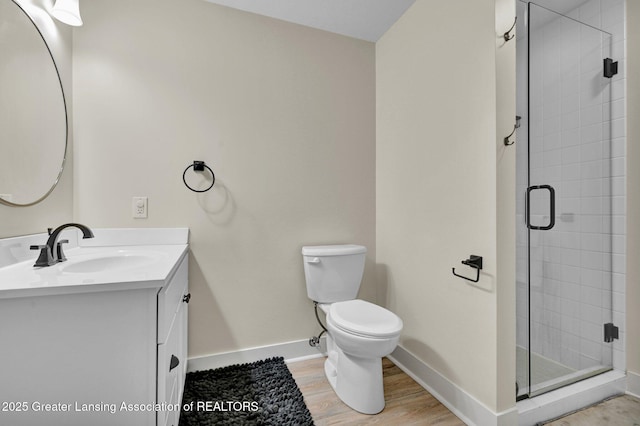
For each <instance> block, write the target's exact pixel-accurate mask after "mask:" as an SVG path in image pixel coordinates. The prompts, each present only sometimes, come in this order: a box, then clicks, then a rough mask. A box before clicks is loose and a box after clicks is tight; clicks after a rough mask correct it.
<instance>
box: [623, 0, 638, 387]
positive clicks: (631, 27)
mask: <svg viewBox="0 0 640 426" xmlns="http://www.w3.org/2000/svg"><path fill="white" fill-rule="evenodd" d="M639 23H640V2H638V1H635V0H627V25H626V28H627V72H626V76H627V117H630V119H629V120H627V258H628V259H630V260H629V261H627V293H626V299H627V302H626V303H627V308H626V312H627V318H626V327H627V330H626V336H627V346H626V357H627V370H628V371H631V372H633V373H635V374H637V375H640V302H639V301H640V263H639V262H637V261H636V260H635V259H638V258H640V221H638V218H639V217H640V187H639V186H638V182H640V166H639V162H640V121H638V120H637V117H639V116H640V24H639ZM634 117H635V119H634ZM636 385H637V384H636ZM635 391H636V392H637V391H638V390H637V389H635Z"/></svg>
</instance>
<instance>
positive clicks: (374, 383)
mask: <svg viewBox="0 0 640 426" xmlns="http://www.w3.org/2000/svg"><path fill="white" fill-rule="evenodd" d="M332 346H333V348H329V356H328V357H327V360H326V361H325V363H324V372H325V374H326V376H327V380H328V381H329V383H330V384H331V387H333V390H334V391H335V393H336V395H338V398H340V399H341V400H342V402H344V403H345V404H347V405H348V406H349V407H351V408H353V409H354V410H356V411H358V412H360V413H363V414H377V413H379V412H380V411H382V410H383V409H384V388H383V383H382V358H357V357H353V356H350V355H347V354H345V353H344V352H343V351H342V350H340V348H338V347H337V346H335V345H332Z"/></svg>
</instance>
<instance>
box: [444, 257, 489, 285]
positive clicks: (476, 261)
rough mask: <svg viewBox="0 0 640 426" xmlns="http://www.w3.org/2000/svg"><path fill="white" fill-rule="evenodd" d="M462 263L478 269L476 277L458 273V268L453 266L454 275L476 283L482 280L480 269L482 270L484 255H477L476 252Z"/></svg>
mask: <svg viewBox="0 0 640 426" xmlns="http://www.w3.org/2000/svg"><path fill="white" fill-rule="evenodd" d="M461 263H462V264H463V265H467V266H469V267H471V268H473V269H475V270H476V279H473V278H467V277H465V276H463V275H460V274H456V268H451V272H453V275H455V276H456V277H459V278H463V279H465V280H467V281H471V282H474V283H477V282H478V281H480V270H482V256H476V255H475V254H472V255H470V256H469V259H466V260H463V261H462V262H461Z"/></svg>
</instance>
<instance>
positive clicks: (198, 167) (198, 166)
mask: <svg viewBox="0 0 640 426" xmlns="http://www.w3.org/2000/svg"><path fill="white" fill-rule="evenodd" d="M191 167H193V171H195V172H203V171H204V169H205V168H206V169H207V170H209V173H211V177H212V178H213V180H212V181H211V185H209V187H208V188H207V189H193V188H192V187H190V186H189V184H188V183H187V179H186V176H187V170H189V169H190V168H191ZM182 181H183V182H184V184H185V186H186V187H187V188H189V189H190V190H192V191H193V192H207V191H208V190H210V189H211V188H213V184H214V183H216V175H215V174H214V173H213V170H211V167H209V166H207V165H206V164H205V162H204V161H194V162H193V164H189V165H188V166H187V168H186V169H184V173H182Z"/></svg>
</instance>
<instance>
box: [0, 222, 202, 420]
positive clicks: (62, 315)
mask: <svg viewBox="0 0 640 426" xmlns="http://www.w3.org/2000/svg"><path fill="white" fill-rule="evenodd" d="M65 232H67V231H65ZM95 233H96V238H95V239H92V240H82V241H81V240H79V239H78V238H77V232H75V230H70V231H69V232H68V233H67V235H65V238H67V239H69V240H70V243H69V246H70V248H69V249H67V251H66V254H67V258H68V260H67V261H66V262H61V263H59V264H56V265H54V266H50V267H45V268H34V267H33V266H32V265H33V258H34V256H35V254H36V253H33V252H31V253H29V251H28V246H29V245H30V244H42V240H43V239H45V240H46V234H43V235H41V236H28V237H21V238H12V239H8V240H0V266H3V267H0V345H1V347H0V404H1V405H0V424H2V425H5V424H6V425H29V426H34V425H65V426H68V425H132V426H133V425H136V426H138V425H149V426H150V425H160V426H165V425H168V426H171V425H175V426H177V425H178V419H179V415H180V406H181V399H182V391H183V387H184V378H185V374H186V364H187V312H188V302H189V298H190V295H189V284H188V272H187V271H188V253H187V252H188V245H187V236H188V230H186V229H179V230H175V229H174V230H153V229H148V230H95ZM94 240H95V241H94ZM25 247H27V248H25ZM24 256H30V257H31V259H28V260H22V261H19V260H20V259H21V257H24ZM11 260H14V262H13V263H11ZM16 261H18V262H16Z"/></svg>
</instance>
